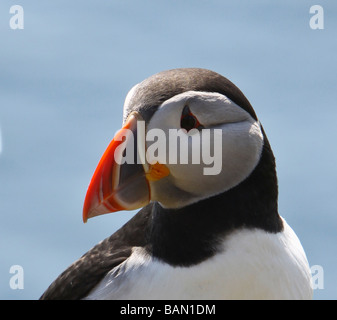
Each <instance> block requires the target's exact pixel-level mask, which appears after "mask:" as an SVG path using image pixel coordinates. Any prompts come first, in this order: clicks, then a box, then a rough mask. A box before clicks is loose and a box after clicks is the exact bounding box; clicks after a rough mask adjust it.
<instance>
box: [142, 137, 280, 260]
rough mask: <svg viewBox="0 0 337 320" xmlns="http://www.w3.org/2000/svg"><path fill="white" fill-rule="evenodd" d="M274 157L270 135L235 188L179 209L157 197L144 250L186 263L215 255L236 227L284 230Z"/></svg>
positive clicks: (271, 230)
mask: <svg viewBox="0 0 337 320" xmlns="http://www.w3.org/2000/svg"><path fill="white" fill-rule="evenodd" d="M277 198H278V187H277V177H276V170H275V159H274V156H273V153H272V151H271V149H270V145H269V142H268V140H267V139H266V137H265V143H264V147H263V151H262V155H261V159H260V161H259V163H258V165H257V166H256V168H255V170H254V171H253V172H252V173H251V175H250V176H249V177H248V178H247V179H246V180H244V181H243V182H241V183H240V184H239V185H237V186H236V187H234V188H232V189H230V190H228V191H226V192H224V193H222V194H219V195H216V196H213V197H211V198H208V199H205V200H202V201H199V202H197V203H194V204H192V205H189V206H187V207H184V208H180V209H165V208H163V207H161V206H160V204H159V203H157V202H155V203H154V204H153V206H152V221H151V225H150V228H149V230H148V245H147V248H148V250H149V251H150V252H151V253H152V254H153V256H155V257H156V258H158V259H160V260H164V261H165V262H167V263H170V264H172V265H181V266H188V265H193V264H197V263H200V262H202V261H203V260H206V259H207V258H209V257H211V256H213V255H214V254H215V253H216V252H217V251H218V250H219V245H220V243H222V241H223V239H224V238H225V237H226V236H228V235H229V234H230V233H232V232H233V231H235V230H238V229H240V228H248V229H252V228H258V229H262V230H265V231H267V232H271V233H277V232H280V231H282V230H283V224H282V220H281V218H280V216H279V214H278V208H277V206H278V205H277Z"/></svg>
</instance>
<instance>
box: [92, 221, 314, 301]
mask: <svg viewBox="0 0 337 320" xmlns="http://www.w3.org/2000/svg"><path fill="white" fill-rule="evenodd" d="M283 223H284V231H283V232H280V233H277V234H273V233H267V232H265V231H262V230H258V229H254V230H248V229H243V230H239V231H236V232H235V233H233V234H231V235H230V236H228V237H227V238H226V239H225V240H224V242H223V252H221V253H219V254H217V255H215V256H214V257H212V258H210V259H208V260H207V261H204V262H202V263H200V264H198V265H195V266H192V267H172V266H169V265H167V264H164V263H162V262H160V261H158V260H156V259H153V258H151V257H150V256H149V255H147V254H146V253H145V252H144V250H143V249H142V248H139V247H135V248H134V250H133V253H132V255H131V256H130V257H129V258H128V259H127V260H126V261H125V262H124V263H123V264H122V265H120V266H119V267H118V268H115V269H113V270H111V271H110V272H109V273H108V274H107V275H106V276H105V278H104V279H103V280H102V281H101V282H100V283H99V284H98V285H97V286H96V287H95V288H94V289H93V290H92V292H91V293H90V294H89V296H88V297H87V299H311V298H312V288H311V274H310V268H309V265H308V261H307V258H306V255H305V253H304V251H303V248H302V246H301V243H300V241H299V240H298V238H297V236H296V234H295V233H294V231H293V230H292V229H291V228H290V227H289V226H288V224H287V223H286V222H285V220H283Z"/></svg>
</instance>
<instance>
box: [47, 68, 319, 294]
mask: <svg viewBox="0 0 337 320" xmlns="http://www.w3.org/2000/svg"><path fill="white" fill-rule="evenodd" d="M136 209H140V210H139V211H138V213H136V214H135V215H134V216H133V217H132V218H131V219H130V220H129V221H128V222H127V223H125V224H124V225H123V226H122V227H121V228H120V229H118V230H117V231H116V232H115V233H113V234H112V235H111V236H110V237H108V238H106V239H105V240H103V241H101V242H100V243H98V244H97V245H95V246H94V247H93V248H92V249H91V250H89V251H88V252H87V253H85V254H84V255H83V256H82V257H80V258H79V259H78V260H77V261H75V262H74V263H73V264H71V265H70V266H69V267H68V268H67V269H66V270H65V271H64V272H62V273H61V274H60V275H59V276H58V277H57V278H56V280H55V281H54V282H52V284H51V285H50V286H49V287H48V288H47V290H46V291H45V292H44V293H43V294H42V296H41V297H40V299H41V300H54V299H56V300H63V299H70V300H80V299H83V300H145V299H150V300H152V299H153V300H164V299H165V300H194V299H197V300H208V299H213V300H214V299H216V300H226V299H234V300H238V299H254V300H255V299H263V300H264V299H268V300H269V299H296V300H297V299H301V300H302V299H303V300H305V299H312V296H313V290H312V285H311V272H310V267H309V264H308V260H307V257H306V254H305V251H304V249H303V247H302V245H301V242H300V240H299V239H298V237H297V236H296V234H295V232H294V231H293V230H292V228H291V227H290V226H289V225H288V224H287V222H286V220H285V219H284V218H283V217H282V216H281V215H280V214H279V212H278V181H277V173H276V164H275V157H274V154H273V151H272V149H271V146H270V143H269V141H268V139H267V136H266V133H265V131H264V129H263V127H262V125H261V123H260V121H259V119H258V118H257V116H256V113H255V111H254V109H253V107H252V106H251V104H250V102H249V101H248V99H247V98H246V97H245V95H244V94H243V93H242V92H241V91H240V89H239V88H238V87H237V86H235V85H234V84H233V83H232V82H231V81H230V80H228V79H227V78H226V77H224V76H222V75H220V74H219V73H217V72H214V71H211V70H208V69H201V68H179V69H171V70H166V71H162V72H159V73H157V74H154V75H152V76H150V77H149V78H147V79H145V80H144V81H142V82H140V83H138V84H137V85H135V86H134V87H133V88H132V89H131V90H130V91H129V92H128V94H127V96H126V98H125V103H124V109H123V125H122V128H121V129H120V130H119V131H118V132H117V133H116V135H115V136H114V138H113V139H112V141H111V143H110V144H109V145H108V147H107V149H106V151H105V152H104V153H103V156H102V158H101V160H100V161H99V163H98V165H97V168H96V170H95V171H94V174H93V176H92V179H91V181H90V183H89V187H88V190H87V194H86V197H85V201H84V206H83V221H84V222H86V221H87V220H88V219H89V218H93V217H96V216H99V215H103V214H107V213H112V212H117V211H122V210H136ZM102 218H103V217H102Z"/></svg>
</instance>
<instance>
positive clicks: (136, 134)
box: [83, 68, 276, 222]
mask: <svg viewBox="0 0 337 320" xmlns="http://www.w3.org/2000/svg"><path fill="white" fill-rule="evenodd" d="M123 118H124V119H123V127H122V129H121V130H120V131H118V133H117V134H116V135H115V137H114V138H113V140H112V141H111V143H110V145H109V146H108V148H107V149H106V151H105V153H104V154H103V156H102V158H101V160H100V162H99V164H98V166H97V168H96V171H95V173H94V175H93V177H92V180H91V182H90V185H89V188H88V191H87V195H86V198H85V203H84V208H83V220H84V222H86V221H87V219H88V218H91V217H94V216H97V215H101V214H105V213H110V212H115V211H119V210H134V209H137V208H140V207H143V206H145V205H146V204H148V203H149V202H150V201H155V202H157V203H158V204H159V205H160V206H162V207H163V208H169V209H177V208H184V207H186V206H189V205H191V204H194V203H197V202H199V201H202V200H205V199H208V198H211V197H213V196H217V195H219V194H222V193H225V192H227V191H229V190H231V189H233V188H235V187H236V186H238V185H240V183H242V182H243V181H245V180H246V179H247V178H248V177H249V176H250V175H251V174H252V173H253V172H254V170H255V168H256V167H257V165H258V163H259V162H260V160H261V157H262V154H263V153H265V151H264V150H266V149H267V150H268V152H269V157H270V159H271V161H273V155H272V152H271V150H270V147H269V143H268V140H267V138H266V136H265V133H264V131H263V128H262V126H261V124H260V122H259V121H258V119H257V117H256V114H255V112H254V110H253V108H252V106H251V105H250V103H249V101H248V100H247V99H246V97H245V96H244V95H243V93H242V92H241V91H240V90H239V89H238V88H237V87H236V86H235V85H234V84H233V83H232V82H230V81H229V80H228V79H226V78H225V77H223V76H221V75H219V74H218V73H215V72H213V71H210V70H206V69H197V68H184V69H174V70H168V71H164V72H160V73H158V74H155V75H153V76H151V77H149V78H148V79H146V80H144V81H142V82H141V83H139V84H137V85H136V86H134V87H133V88H132V89H131V90H130V91H129V93H128V95H127V97H126V99H125V104H124V114H123ZM272 171H273V170H272ZM273 175H275V174H274V173H273ZM273 179H274V180H275V181H274V184H275V185H276V175H275V177H273Z"/></svg>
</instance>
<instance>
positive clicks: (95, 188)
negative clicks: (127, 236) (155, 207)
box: [83, 113, 150, 222]
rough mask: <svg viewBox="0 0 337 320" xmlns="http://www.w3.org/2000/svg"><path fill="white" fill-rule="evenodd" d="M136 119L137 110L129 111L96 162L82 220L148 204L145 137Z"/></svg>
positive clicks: (148, 191)
mask: <svg viewBox="0 0 337 320" xmlns="http://www.w3.org/2000/svg"><path fill="white" fill-rule="evenodd" d="M139 120H141V118H140V116H139V114H138V113H133V114H131V116H130V117H129V118H128V120H127V122H126V124H125V126H124V127H123V128H122V129H121V130H120V131H118V132H117V134H116V136H115V137H114V139H113V140H112V141H111V142H110V144H109V146H108V148H107V149H106V151H105V152H104V154H103V156H102V158H101V160H100V162H99V163H98V166H97V168H96V170H95V173H94V175H93V177H92V179H91V182H90V184H89V187H88V191H87V194H86V197H85V201H84V207H83V221H84V222H86V221H87V220H88V219H89V218H92V217H95V216H98V215H102V214H106V213H110V212H116V211H120V210H134V209H137V208H140V207H142V206H144V205H146V204H147V203H149V201H150V186H149V182H148V179H147V176H146V172H145V170H146V168H147V169H148V168H149V166H148V165H146V164H145V161H144V154H145V138H144V137H141V136H140V134H139V133H138V132H137V131H138V130H137V125H138V124H137V123H138V121H139ZM137 134H138V137H137ZM137 160H138V161H137ZM146 171H147V170H146Z"/></svg>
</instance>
